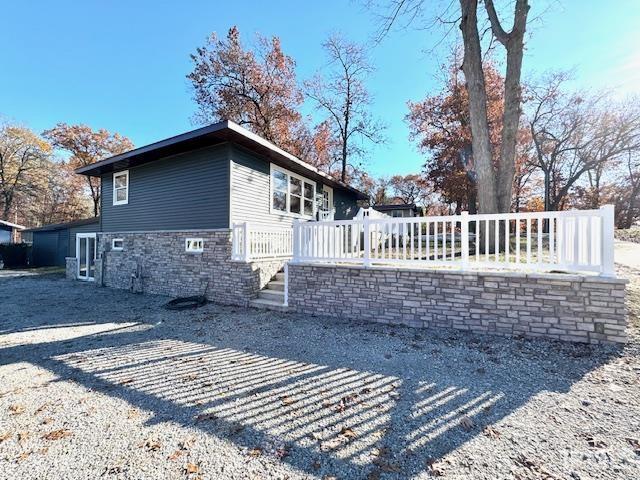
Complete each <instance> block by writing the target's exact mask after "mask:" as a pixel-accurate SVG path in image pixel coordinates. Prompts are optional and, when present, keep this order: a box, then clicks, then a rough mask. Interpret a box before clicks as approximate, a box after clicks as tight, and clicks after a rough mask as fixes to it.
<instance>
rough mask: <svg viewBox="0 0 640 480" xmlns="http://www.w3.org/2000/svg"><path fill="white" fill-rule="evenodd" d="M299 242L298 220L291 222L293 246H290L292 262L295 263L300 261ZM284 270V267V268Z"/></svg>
mask: <svg viewBox="0 0 640 480" xmlns="http://www.w3.org/2000/svg"><path fill="white" fill-rule="evenodd" d="M301 243H302V242H301V241H300V220H299V219H297V218H296V219H294V220H293V245H292V246H291V254H292V261H293V262H297V261H299V259H300V253H301ZM285 268H286V266H285Z"/></svg>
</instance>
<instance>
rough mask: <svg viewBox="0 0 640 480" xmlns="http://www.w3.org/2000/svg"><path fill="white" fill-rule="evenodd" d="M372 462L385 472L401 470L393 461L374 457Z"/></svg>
mask: <svg viewBox="0 0 640 480" xmlns="http://www.w3.org/2000/svg"><path fill="white" fill-rule="evenodd" d="M373 464H374V465H376V466H377V467H378V468H379V469H380V470H382V471H383V472H385V473H397V472H400V471H401V470H400V467H399V466H398V465H396V464H395V463H390V462H387V461H386V460H383V459H381V458H376V459H374V460H373Z"/></svg>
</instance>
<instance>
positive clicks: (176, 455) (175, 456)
mask: <svg viewBox="0 0 640 480" xmlns="http://www.w3.org/2000/svg"><path fill="white" fill-rule="evenodd" d="M184 453H185V451H184V450H176V451H175V452H173V453H172V454H171V455H169V456H168V457H167V459H169V460H171V461H175V460H177V459H178V458H180V457H181V456H182V455H184Z"/></svg>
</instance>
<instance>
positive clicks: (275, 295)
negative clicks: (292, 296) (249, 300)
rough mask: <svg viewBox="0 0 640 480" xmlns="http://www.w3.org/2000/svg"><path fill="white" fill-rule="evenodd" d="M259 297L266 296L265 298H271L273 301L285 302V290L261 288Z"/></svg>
mask: <svg viewBox="0 0 640 480" xmlns="http://www.w3.org/2000/svg"><path fill="white" fill-rule="evenodd" d="M258 298H264V299H265V300H271V301H273V302H280V303H281V304H282V303H284V292H281V291H280V290H260V292H258Z"/></svg>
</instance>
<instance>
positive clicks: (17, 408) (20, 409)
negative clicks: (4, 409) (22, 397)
mask: <svg viewBox="0 0 640 480" xmlns="http://www.w3.org/2000/svg"><path fill="white" fill-rule="evenodd" d="M25 410H26V408H25V406H24V405H21V404H18V403H16V404H14V405H9V411H10V412H11V414H12V415H20V414H21V413H24V411H25Z"/></svg>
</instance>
